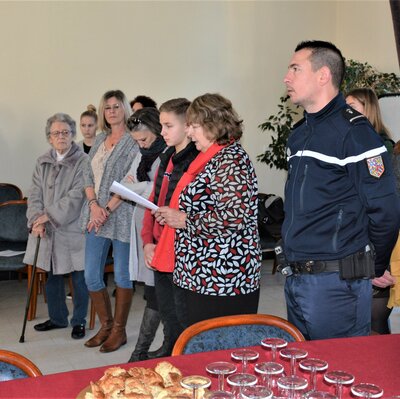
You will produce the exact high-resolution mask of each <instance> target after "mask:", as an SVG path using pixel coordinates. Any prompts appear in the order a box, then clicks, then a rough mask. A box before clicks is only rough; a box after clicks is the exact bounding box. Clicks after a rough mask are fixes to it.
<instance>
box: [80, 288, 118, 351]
mask: <svg viewBox="0 0 400 399" xmlns="http://www.w3.org/2000/svg"><path fill="white" fill-rule="evenodd" d="M89 295H90V298H91V299H92V301H93V304H94V308H95V309H96V313H97V315H98V316H99V319H100V324H101V327H100V330H99V331H98V333H97V334H96V335H95V336H94V337H92V338H90V339H89V340H88V341H86V342H85V346H87V347H88V348H94V347H95V346H100V345H101V344H102V343H103V342H104V341H105V340H106V339H107V338H108V336H109V335H110V333H111V328H112V326H113V317H112V312H111V302H110V296H109V295H108V291H107V288H103V289H102V290H100V291H89Z"/></svg>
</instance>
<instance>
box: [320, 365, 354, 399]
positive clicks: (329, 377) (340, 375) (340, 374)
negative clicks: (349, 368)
mask: <svg viewBox="0 0 400 399" xmlns="http://www.w3.org/2000/svg"><path fill="white" fill-rule="evenodd" d="M324 379H325V381H326V382H329V383H330V384H335V385H336V396H337V397H338V399H342V393H343V385H350V384H352V383H353V382H354V375H352V374H350V373H347V372H346V371H341V370H335V371H328V372H327V373H325V375H324Z"/></svg>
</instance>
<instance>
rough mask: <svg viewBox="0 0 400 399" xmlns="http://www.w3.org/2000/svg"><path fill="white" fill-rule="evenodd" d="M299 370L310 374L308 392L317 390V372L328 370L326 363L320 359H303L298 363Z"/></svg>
mask: <svg viewBox="0 0 400 399" xmlns="http://www.w3.org/2000/svg"><path fill="white" fill-rule="evenodd" d="M299 366H300V368H301V369H303V370H306V371H309V372H310V385H309V388H310V391H316V390H317V371H324V370H326V369H327V368H328V362H326V361H325V360H320V359H303V360H301V361H300V363H299Z"/></svg>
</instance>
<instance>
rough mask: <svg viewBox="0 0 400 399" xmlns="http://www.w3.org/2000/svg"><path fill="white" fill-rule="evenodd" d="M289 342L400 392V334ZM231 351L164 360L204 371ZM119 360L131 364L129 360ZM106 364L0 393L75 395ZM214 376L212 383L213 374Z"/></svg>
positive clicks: (187, 370) (1, 387) (263, 355)
mask: <svg viewBox="0 0 400 399" xmlns="http://www.w3.org/2000/svg"><path fill="white" fill-rule="evenodd" d="M290 346H292V347H299V348H303V349H306V350H307V351H308V353H309V357H316V358H320V359H323V360H326V361H328V363H329V370H335V369H336V370H344V371H348V372H350V373H352V374H354V375H355V378H356V382H371V383H375V384H377V385H379V386H380V387H382V388H383V389H384V391H385V393H384V395H383V398H387V397H390V396H392V395H400V334H392V335H376V336H371V337H357V338H340V339H328V340H322V341H307V342H295V343H291V344H290ZM256 349H257V350H258V351H259V352H260V359H259V360H258V361H268V360H270V353H269V351H266V350H264V349H262V348H261V347H258V348H256ZM85 350H89V349H85ZM230 352H231V351H230V350H224V351H216V352H205V353H198V354H194V355H184V356H176V357H170V358H166V360H168V361H170V362H171V363H173V364H174V365H176V366H177V367H179V368H180V369H181V370H182V373H183V374H184V375H191V374H203V375H205V374H206V372H205V369H204V368H205V365H206V364H207V363H210V362H211V361H217V360H225V361H228V360H230ZM158 361H159V359H156V360H148V361H145V362H138V363H135V365H140V366H145V367H153V366H154V365H155V364H156V363H157V362H158ZM281 361H282V363H284V365H285V368H286V370H289V363H288V362H286V361H284V360H282V359H281ZM120 366H121V367H124V368H129V367H131V366H132V363H128V364H127V363H125V364H122V365H120ZM108 367H109V366H105V367H99V368H94V369H87V370H77V371H70V372H66V373H58V374H51V375H46V376H43V377H38V378H26V379H21V380H14V381H7V382H1V383H0V398H76V396H77V395H78V393H79V392H80V391H81V390H82V389H83V388H85V387H86V386H87V385H89V383H90V381H95V380H98V379H99V378H100V377H101V376H102V375H103V372H104V370H105V369H107V368H108ZM299 374H301V373H299ZM212 380H213V386H214V387H215V384H216V379H215V378H213V379H212ZM318 384H319V388H320V389H321V388H322V387H323V388H324V389H326V390H331V392H333V390H332V388H331V387H329V386H328V385H325V383H324V382H323V379H322V374H321V375H320V376H319V381H318ZM343 397H344V398H351V397H352V396H351V395H350V393H349V389H348V388H345V389H344V395H343Z"/></svg>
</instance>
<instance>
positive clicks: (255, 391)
mask: <svg viewBox="0 0 400 399" xmlns="http://www.w3.org/2000/svg"><path fill="white" fill-rule="evenodd" d="M271 398H272V391H271V390H269V389H268V388H267V387H265V386H263V385H253V386H248V387H243V388H242V399H271Z"/></svg>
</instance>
